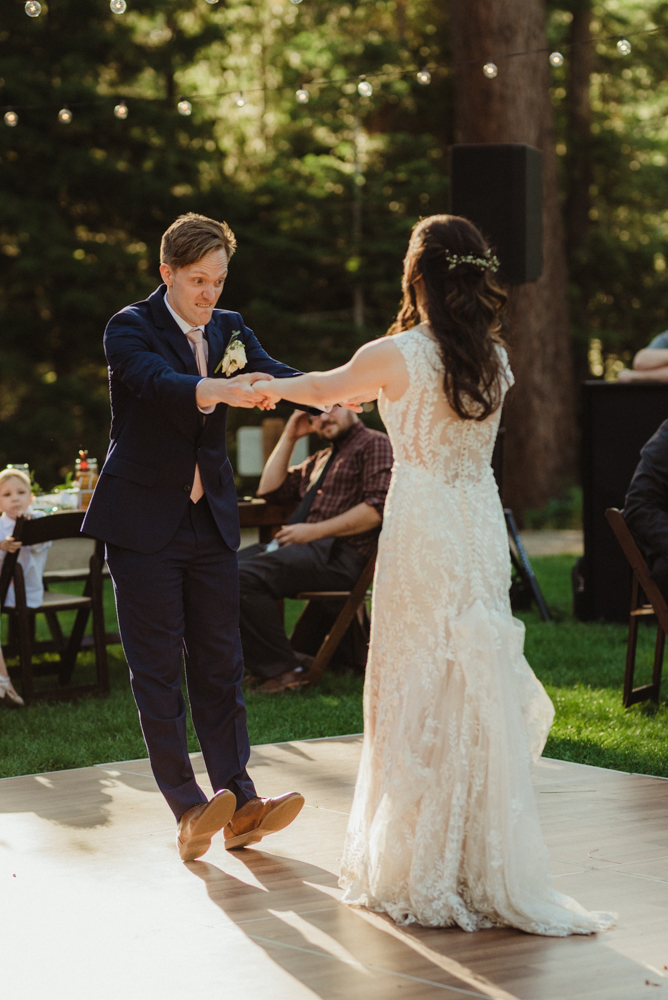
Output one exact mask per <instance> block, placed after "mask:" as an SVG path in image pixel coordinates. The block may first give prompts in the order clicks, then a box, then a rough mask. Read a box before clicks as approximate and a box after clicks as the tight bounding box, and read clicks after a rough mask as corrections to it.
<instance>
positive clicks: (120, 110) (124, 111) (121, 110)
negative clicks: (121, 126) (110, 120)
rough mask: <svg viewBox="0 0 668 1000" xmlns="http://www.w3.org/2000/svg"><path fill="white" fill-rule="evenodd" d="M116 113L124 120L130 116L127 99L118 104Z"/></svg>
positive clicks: (115, 109)
mask: <svg viewBox="0 0 668 1000" xmlns="http://www.w3.org/2000/svg"><path fill="white" fill-rule="evenodd" d="M114 114H115V115H116V117H117V118H122V119H123V120H125V119H126V118H127V117H128V106H127V104H126V103H125V101H121V102H120V104H117V105H116V107H115V108H114Z"/></svg>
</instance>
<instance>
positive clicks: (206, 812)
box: [176, 788, 237, 861]
mask: <svg viewBox="0 0 668 1000" xmlns="http://www.w3.org/2000/svg"><path fill="white" fill-rule="evenodd" d="M236 808H237V797H236V795H235V794H234V793H233V792H230V791H228V789H227V788H223V789H221V791H219V792H216V794H215V795H214V796H213V798H212V799H211V800H210V801H209V802H201V803H200V805H198V806H193V807H192V809H188V811H187V812H185V813H184V814H183V816H182V817H181V819H180V820H179V823H178V826H177V827H176V846H177V847H178V849H179V854H180V855H181V861H195V860H196V859H197V858H201V857H202V855H203V854H206V852H207V851H208V850H209V848H210V847H211V840H212V838H213V836H214V834H216V833H218V831H219V830H222V829H223V827H225V826H227V824H228V823H229V822H230V820H231V819H232V817H233V815H234V810H235V809H236Z"/></svg>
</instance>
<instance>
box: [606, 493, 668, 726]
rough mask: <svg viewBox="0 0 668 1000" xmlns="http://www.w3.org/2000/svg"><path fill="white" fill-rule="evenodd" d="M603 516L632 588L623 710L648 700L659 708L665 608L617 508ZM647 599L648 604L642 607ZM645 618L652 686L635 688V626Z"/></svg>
mask: <svg viewBox="0 0 668 1000" xmlns="http://www.w3.org/2000/svg"><path fill="white" fill-rule="evenodd" d="M605 516H606V517H607V519H608V523H609V524H610V527H611V528H612V530H613V531H614V533H615V535H616V536H617V541H618V542H619V544H620V545H621V547H622V551H623V552H624V555H625V556H626V558H627V559H628V561H629V565H630V566H631V569H632V571H633V583H632V586H631V609H630V611H629V632H628V639H627V643H626V672H625V674H624V697H623V701H624V707H625V708H629V706H631V705H635V703H636V702H637V701H647V700H651V701H654V702H656V704H657V705H658V704H659V698H660V695H661V671H662V668H663V649H664V644H665V641H666V633H667V632H668V605H667V604H666V601H665V598H664V596H663V594H662V593H661V591H660V590H659V588H658V587H657V585H656V584H655V583H654V580H652V578H651V576H650V575H649V570H648V569H647V563H646V562H645V560H644V559H643V557H642V555H641V553H640V550H639V548H638V546H637V545H636V543H635V540H634V538H633V535H632V534H631V532H630V531H629V529H628V526H627V524H626V521H625V520H624V517H623V515H622V512H621V511H620V510H618V509H617V508H616V507H609V508H608V509H607V510H606V512H605ZM642 597H646V598H647V600H648V601H649V602H650V603H649V604H646V603H641V598H642ZM645 615H656V619H657V625H656V644H655V647H654V670H653V673H652V683H651V684H643V685H642V686H641V687H637V688H634V686H633V677H634V673H635V665H636V645H637V642H638V622H639V620H640V618H642V617H643V616H645Z"/></svg>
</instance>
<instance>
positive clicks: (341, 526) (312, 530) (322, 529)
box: [275, 501, 383, 545]
mask: <svg viewBox="0 0 668 1000" xmlns="http://www.w3.org/2000/svg"><path fill="white" fill-rule="evenodd" d="M382 521H383V519H382V517H381V516H380V514H379V513H378V511H377V510H376V508H375V507H372V506H371V505H370V504H368V503H365V502H364V501H362V503H358V504H356V506H355V507H351V508H350V510H347V511H345V512H344V513H343V514H337V515H336V517H328V518H327V520H326V521H317V522H316V523H315V524H310V523H302V524H286V525H284V526H283V527H282V528H281V530H280V531H279V532H278V533H277V534H276V536H275V538H276V541H277V542H278V543H279V545H305V544H306V543H307V542H315V541H317V540H318V539H319V538H346V537H347V536H348V535H361V534H362V533H363V532H365V531H372V530H373V528H377V527H379V525H380V524H382Z"/></svg>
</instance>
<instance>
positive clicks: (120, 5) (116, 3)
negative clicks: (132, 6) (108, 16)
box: [109, 0, 128, 14]
mask: <svg viewBox="0 0 668 1000" xmlns="http://www.w3.org/2000/svg"><path fill="white" fill-rule="evenodd" d="M127 9H128V5H127V4H126V2H125V0H111V3H110V4H109V10H110V11H111V13H112V14H125V12H126V10H127Z"/></svg>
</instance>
